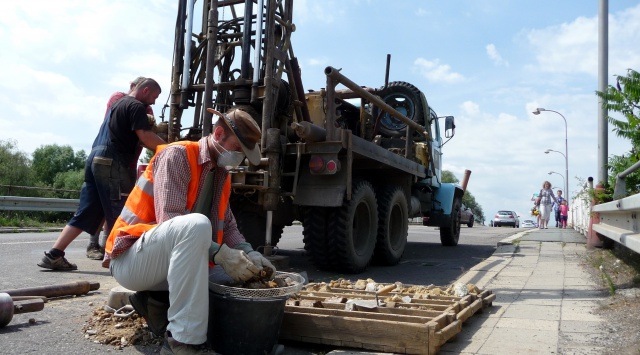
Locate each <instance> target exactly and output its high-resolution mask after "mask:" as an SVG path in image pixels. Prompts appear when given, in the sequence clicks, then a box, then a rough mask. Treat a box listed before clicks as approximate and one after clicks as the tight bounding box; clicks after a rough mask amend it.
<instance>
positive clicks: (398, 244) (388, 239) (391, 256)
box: [373, 186, 409, 265]
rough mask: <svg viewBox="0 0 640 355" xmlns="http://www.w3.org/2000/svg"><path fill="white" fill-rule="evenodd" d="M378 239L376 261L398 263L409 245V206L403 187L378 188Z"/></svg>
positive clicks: (388, 263)
mask: <svg viewBox="0 0 640 355" xmlns="http://www.w3.org/2000/svg"><path fill="white" fill-rule="evenodd" d="M376 197H377V198H378V239H377V242H376V248H375V250H374V252H373V258H374V261H375V262H377V263H379V264H381V265H396V264H398V262H399V261H400V258H401V257H402V254H403V253H404V248H405V247H406V245H407V234H408V230H409V208H408V207H407V199H406V197H405V195H404V192H403V191H402V189H401V188H399V187H397V186H384V187H382V188H380V189H379V190H377V194H376Z"/></svg>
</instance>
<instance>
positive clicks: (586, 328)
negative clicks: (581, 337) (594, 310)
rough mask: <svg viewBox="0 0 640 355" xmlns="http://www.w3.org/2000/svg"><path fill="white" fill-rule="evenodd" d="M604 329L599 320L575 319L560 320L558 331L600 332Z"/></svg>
mask: <svg viewBox="0 0 640 355" xmlns="http://www.w3.org/2000/svg"><path fill="white" fill-rule="evenodd" d="M603 331H604V323H603V322H601V321H577V320H562V321H561V322H560V332H561V333H562V334H564V333H601V332H603Z"/></svg>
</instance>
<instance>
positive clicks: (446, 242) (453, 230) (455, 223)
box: [440, 197, 461, 247]
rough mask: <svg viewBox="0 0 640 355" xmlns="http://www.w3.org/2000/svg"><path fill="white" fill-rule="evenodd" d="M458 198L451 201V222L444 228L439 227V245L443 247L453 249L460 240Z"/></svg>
mask: <svg viewBox="0 0 640 355" xmlns="http://www.w3.org/2000/svg"><path fill="white" fill-rule="evenodd" d="M460 204H461V202H460V198H458V197H455V198H454V199H453V206H452V208H451V220H450V221H449V224H448V225H446V226H441V227H440V243H441V244H442V246H445V247H454V246H456V245H458V239H460Z"/></svg>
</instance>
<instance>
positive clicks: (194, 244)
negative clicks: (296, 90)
mask: <svg viewBox="0 0 640 355" xmlns="http://www.w3.org/2000/svg"><path fill="white" fill-rule="evenodd" d="M209 111H210V112H212V113H215V114H217V115H218V116H220V118H219V119H218V121H217V122H216V124H215V125H214V127H213V132H212V133H211V134H210V135H208V136H206V137H203V138H201V139H200V140H199V141H198V142H175V143H172V144H168V145H165V146H161V147H159V149H158V151H157V152H156V155H155V156H154V157H153V158H152V159H151V161H150V163H149V165H148V167H147V168H146V170H145V171H144V173H143V174H142V175H141V176H140V178H139V179H138V181H137V183H136V186H135V188H134V190H133V191H132V192H131V194H130V196H129V198H128V199H127V202H126V204H125V207H124V209H123V211H122V213H121V214H120V216H119V218H118V220H117V221H116V223H115V225H114V227H113V230H112V232H111V234H110V235H109V238H108V240H107V243H106V246H105V251H106V253H105V259H104V261H103V266H105V267H108V268H109V269H110V271H111V274H112V275H113V276H114V277H115V278H116V280H117V281H118V283H119V284H120V285H122V286H124V287H126V288H128V289H130V290H134V291H140V292H137V293H136V294H135V295H133V296H132V304H133V305H134V307H135V308H136V310H137V311H138V313H141V315H143V316H144V317H145V318H146V319H147V322H148V323H149V326H150V328H151V330H152V331H154V332H160V331H163V330H164V325H166V324H158V322H157V321H150V319H149V318H153V317H154V314H153V313H154V310H153V309H151V307H152V306H153V304H155V300H154V299H151V298H147V296H148V294H149V293H150V292H151V293H152V292H153V291H167V290H168V294H169V300H168V301H169V304H170V306H169V307H168V310H167V318H166V319H167V322H168V325H166V330H167V332H166V337H165V344H164V346H163V349H162V352H163V353H169V354H171V353H177V352H180V353H182V352H183V351H186V353H189V352H191V350H193V351H194V352H196V351H198V349H197V348H196V347H195V346H197V345H200V344H202V343H204V342H205V341H206V338H207V322H208V316H209V291H208V277H209V267H213V265H214V264H215V265H219V266H221V267H222V268H223V269H224V271H225V273H226V274H228V275H229V276H230V277H231V278H232V279H234V280H235V281H238V282H243V281H246V280H248V279H250V278H252V277H254V276H259V275H260V272H261V271H262V270H263V269H264V268H267V267H268V268H271V269H272V270H273V271H274V272H275V267H274V266H273V265H272V264H271V263H270V262H269V261H268V260H267V259H265V258H264V257H263V256H262V254H260V253H259V252H256V251H254V250H253V249H252V247H251V245H250V244H249V243H247V242H246V241H245V239H244V237H243V236H242V234H241V233H240V232H239V230H238V228H237V225H236V220H235V218H234V216H233V213H232V212H231V209H230V208H228V203H229V196H230V194H231V182H230V178H229V170H230V169H233V168H235V167H237V166H238V165H239V164H240V163H241V162H242V161H243V160H244V158H245V157H246V158H247V159H248V160H249V161H250V162H251V163H252V164H254V165H257V164H258V163H259V161H260V157H261V155H260V149H259V141H260V128H259V127H258V125H257V123H256V122H255V120H254V119H253V118H252V117H251V115H250V114H249V113H248V112H246V111H243V110H241V109H238V108H234V109H231V110H230V111H229V112H227V114H220V113H219V112H217V111H214V110H212V109H209ZM212 226H213V227H212ZM147 307H149V308H147Z"/></svg>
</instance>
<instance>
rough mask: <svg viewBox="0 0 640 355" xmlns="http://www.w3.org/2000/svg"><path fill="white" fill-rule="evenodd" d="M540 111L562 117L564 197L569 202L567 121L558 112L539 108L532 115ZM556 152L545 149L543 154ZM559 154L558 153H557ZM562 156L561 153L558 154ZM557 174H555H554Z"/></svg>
mask: <svg viewBox="0 0 640 355" xmlns="http://www.w3.org/2000/svg"><path fill="white" fill-rule="evenodd" d="M542 111H549V112H555V113H557V114H558V115H560V117H562V119H563V120H564V154H563V155H564V174H565V175H566V177H567V179H566V180H565V183H564V196H565V198H566V199H567V202H569V181H568V180H569V144H568V142H567V119H566V118H565V117H564V116H563V115H562V114H561V113H560V112H558V111H554V110H547V109H544V108H541V107H538V108H537V109H536V110H535V111H533V114H534V115H539V114H540V112H542ZM551 151H553V152H556V150H551V149H547V151H546V152H545V153H547V154H549V152H551ZM558 153H560V152H558ZM560 154H562V153H560ZM556 174H557V173H556ZM549 175H551V173H549Z"/></svg>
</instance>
